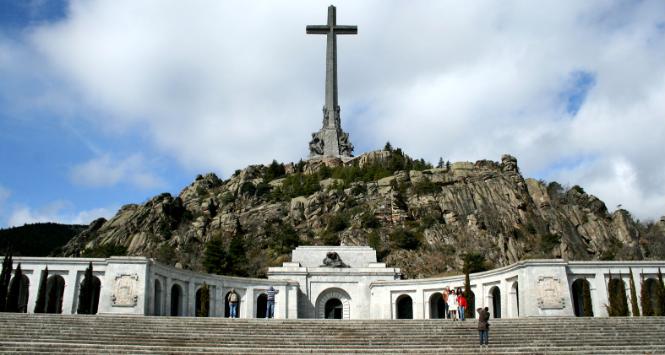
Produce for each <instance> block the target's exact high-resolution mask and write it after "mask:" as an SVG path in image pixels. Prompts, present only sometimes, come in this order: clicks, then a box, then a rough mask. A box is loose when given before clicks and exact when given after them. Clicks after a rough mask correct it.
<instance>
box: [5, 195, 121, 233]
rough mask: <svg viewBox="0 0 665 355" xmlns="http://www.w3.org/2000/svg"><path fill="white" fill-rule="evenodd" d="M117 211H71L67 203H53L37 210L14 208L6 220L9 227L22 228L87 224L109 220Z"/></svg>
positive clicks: (112, 208) (108, 209) (98, 209)
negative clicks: (52, 224) (49, 223)
mask: <svg viewBox="0 0 665 355" xmlns="http://www.w3.org/2000/svg"><path fill="white" fill-rule="evenodd" d="M116 211H117V208H115V207H103V208H94V209H91V210H82V211H72V206H71V204H70V203H68V202H64V201H55V202H52V203H50V204H48V205H46V206H43V207H41V208H38V209H33V208H31V207H28V206H15V208H14V209H13V210H12V211H11V212H10V214H9V217H8V218H7V225H8V226H9V227H16V226H22V225H24V224H29V223H40V222H41V223H43V222H55V223H64V224H89V223H90V222H92V221H93V220H95V219H97V218H100V217H104V218H107V219H108V218H110V217H112V216H113V215H114V214H115V213H116Z"/></svg>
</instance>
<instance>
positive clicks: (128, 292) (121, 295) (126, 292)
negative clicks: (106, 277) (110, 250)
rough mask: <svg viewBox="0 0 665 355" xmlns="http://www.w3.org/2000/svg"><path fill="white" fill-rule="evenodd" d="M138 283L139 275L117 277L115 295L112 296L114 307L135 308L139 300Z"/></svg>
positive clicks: (114, 284) (114, 285)
mask: <svg viewBox="0 0 665 355" xmlns="http://www.w3.org/2000/svg"><path fill="white" fill-rule="evenodd" d="M138 281H139V275H137V274H120V275H116V277H115V282H114V283H113V295H112V296H111V301H113V306H117V307H135V306H136V304H137V303H138V299H139V296H138V295H137V294H136V289H137V285H138Z"/></svg>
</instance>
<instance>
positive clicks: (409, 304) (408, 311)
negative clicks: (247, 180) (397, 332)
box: [396, 295, 413, 319]
mask: <svg viewBox="0 0 665 355" xmlns="http://www.w3.org/2000/svg"><path fill="white" fill-rule="evenodd" d="M396 303H397V319H413V300H412V299H411V296H409V295H401V296H399V297H397V301H396Z"/></svg>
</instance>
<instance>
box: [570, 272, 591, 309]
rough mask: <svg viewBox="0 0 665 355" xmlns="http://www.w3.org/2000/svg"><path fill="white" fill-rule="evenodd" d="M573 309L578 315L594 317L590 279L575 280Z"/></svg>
mask: <svg viewBox="0 0 665 355" xmlns="http://www.w3.org/2000/svg"><path fill="white" fill-rule="evenodd" d="M572 292H573V311H574V312H575V316H576V317H593V309H586V308H591V292H590V285H589V281H587V280H586V279H577V280H575V282H573V289H572Z"/></svg>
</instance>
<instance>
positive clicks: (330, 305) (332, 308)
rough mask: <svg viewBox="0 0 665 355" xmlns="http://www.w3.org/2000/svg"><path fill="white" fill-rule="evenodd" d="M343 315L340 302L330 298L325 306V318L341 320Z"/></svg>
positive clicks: (342, 307)
mask: <svg viewBox="0 0 665 355" xmlns="http://www.w3.org/2000/svg"><path fill="white" fill-rule="evenodd" d="M343 313H344V306H343V305H342V301H340V300H339V299H338V298H331V299H329V300H328V301H327V302H326V305H325V316H326V319H342V314H343Z"/></svg>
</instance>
